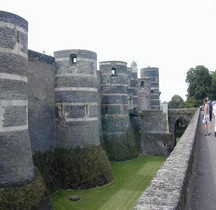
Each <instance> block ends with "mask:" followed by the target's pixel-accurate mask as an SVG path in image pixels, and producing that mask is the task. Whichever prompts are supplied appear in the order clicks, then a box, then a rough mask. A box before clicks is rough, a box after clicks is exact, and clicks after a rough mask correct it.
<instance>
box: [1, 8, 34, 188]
mask: <svg viewBox="0 0 216 210" xmlns="http://www.w3.org/2000/svg"><path fill="white" fill-rule="evenodd" d="M27 47H28V22H27V21H26V20H25V19H23V18H21V17H19V16H17V15H15V14H12V13H8V12H4V11H0V90H1V91H0V186H7V185H11V184H20V183H22V182H25V181H28V180H31V179H32V178H33V176H34V166H33V160H32V152H31V147H30V139H29V131H28V97H27V93H26V90H27V82H28V78H27V74H26V72H27V64H28V48H27Z"/></svg>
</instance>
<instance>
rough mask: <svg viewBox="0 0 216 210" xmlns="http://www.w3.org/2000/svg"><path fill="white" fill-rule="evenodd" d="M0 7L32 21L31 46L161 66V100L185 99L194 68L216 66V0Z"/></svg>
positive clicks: (6, 2)
mask: <svg viewBox="0 0 216 210" xmlns="http://www.w3.org/2000/svg"><path fill="white" fill-rule="evenodd" d="M0 10H4V11H7V12H11V13H15V14H17V15H19V16H21V17H23V18H24V19H26V20H27V21H28V24H29V34H28V35H29V37H28V48H29V49H30V50H34V51H37V52H41V53H43V51H45V53H46V54H47V55H51V56H53V52H54V51H58V50H66V49H85V50H91V51H94V52H96V53H97V60H98V62H101V61H108V60H120V61H125V62H127V63H128V66H130V64H131V62H132V61H133V60H134V61H135V62H136V63H137V65H138V69H141V68H145V67H147V66H151V67H158V68H159V76H160V91H161V96H160V99H161V102H164V101H167V102H168V101H170V100H171V98H172V97H173V96H174V95H180V96H181V97H182V98H183V99H184V100H185V99H186V96H185V95H186V94H187V87H188V85H187V84H186V82H185V79H186V73H187V71H188V70H189V69H190V68H195V67H196V66H197V65H204V66H205V67H206V68H208V69H209V70H210V71H215V70H216V57H215V55H216V0H60V1H59V0H37V1H36V0H19V1H17V0H0ZM98 68H99V66H98Z"/></svg>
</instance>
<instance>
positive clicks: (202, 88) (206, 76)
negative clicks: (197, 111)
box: [185, 65, 213, 107]
mask: <svg viewBox="0 0 216 210" xmlns="http://www.w3.org/2000/svg"><path fill="white" fill-rule="evenodd" d="M185 81H186V82H187V83H188V89H187V92H188V95H187V97H188V98H187V105H190V107H192V106H194V107H199V106H200V105H201V104H202V103H203V99H204V98H205V97H206V96H208V97H209V98H212V96H213V86H212V76H211V74H210V72H209V70H208V69H207V68H206V67H204V66H201V65H200V66H196V67H195V68H191V69H189V70H188V72H187V78H186V80H185Z"/></svg>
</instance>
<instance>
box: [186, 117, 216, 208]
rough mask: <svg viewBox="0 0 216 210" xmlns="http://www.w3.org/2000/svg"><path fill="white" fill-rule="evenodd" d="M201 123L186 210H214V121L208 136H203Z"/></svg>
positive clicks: (215, 164)
mask: <svg viewBox="0 0 216 210" xmlns="http://www.w3.org/2000/svg"><path fill="white" fill-rule="evenodd" d="M200 117H201V116H200ZM201 121H202V120H200V122H199V125H198V126H199V127H198V136H197V143H196V153H195V162H194V164H193V166H194V167H193V172H192V180H191V187H190V188H189V195H188V200H189V206H188V207H187V210H216V137H215V131H214V120H213V121H212V123H211V124H212V128H211V135H210V136H205V135H204V133H205V132H204V127H203V124H202V122H201Z"/></svg>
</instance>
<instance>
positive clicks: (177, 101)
mask: <svg viewBox="0 0 216 210" xmlns="http://www.w3.org/2000/svg"><path fill="white" fill-rule="evenodd" d="M168 105H169V108H171V109H175V108H184V107H185V102H184V100H183V99H182V97H181V96H179V95H174V96H173V97H172V99H171V101H169V103H168Z"/></svg>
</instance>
